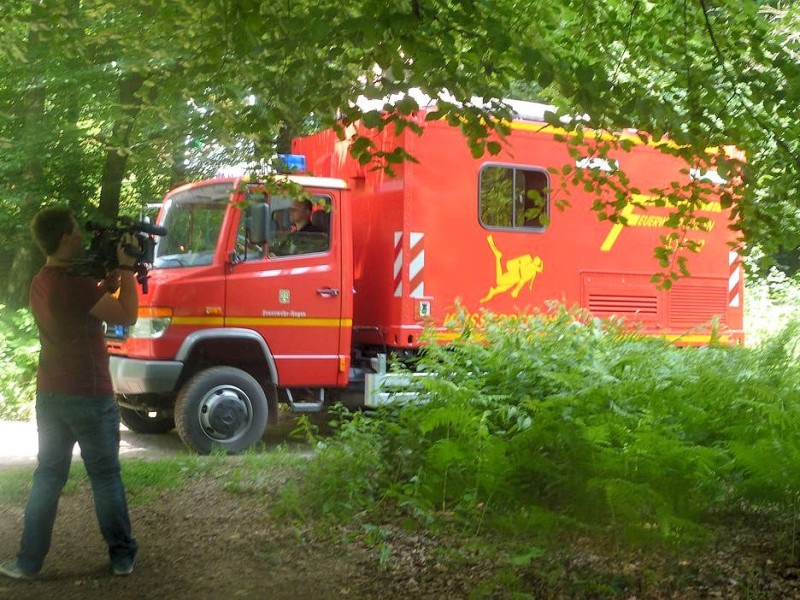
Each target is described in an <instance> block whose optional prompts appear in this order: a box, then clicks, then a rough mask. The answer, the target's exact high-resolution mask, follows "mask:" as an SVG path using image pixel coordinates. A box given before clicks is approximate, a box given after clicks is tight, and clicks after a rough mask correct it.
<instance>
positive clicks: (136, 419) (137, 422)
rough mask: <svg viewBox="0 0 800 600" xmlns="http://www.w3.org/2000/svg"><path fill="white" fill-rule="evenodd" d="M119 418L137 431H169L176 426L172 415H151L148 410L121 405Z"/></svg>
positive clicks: (129, 427) (126, 425)
mask: <svg viewBox="0 0 800 600" xmlns="http://www.w3.org/2000/svg"><path fill="white" fill-rule="evenodd" d="M119 418H120V421H122V423H123V425H125V427H127V428H128V429H130V430H131V431H135V432H136V433H167V432H168V431H172V429H173V428H174V427H175V419H173V418H172V417H164V416H155V417H151V416H150V415H149V414H148V413H147V411H144V410H133V409H132V408H122V407H121V406H120V407H119Z"/></svg>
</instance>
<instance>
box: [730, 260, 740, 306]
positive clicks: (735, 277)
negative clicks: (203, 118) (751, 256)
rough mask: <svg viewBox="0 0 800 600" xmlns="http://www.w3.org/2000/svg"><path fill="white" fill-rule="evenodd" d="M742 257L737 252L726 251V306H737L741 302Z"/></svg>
mask: <svg viewBox="0 0 800 600" xmlns="http://www.w3.org/2000/svg"><path fill="white" fill-rule="evenodd" d="M741 282H742V259H741V257H740V256H739V253H738V252H733V251H731V252H728V306H730V307H731V308H738V307H739V306H740V305H741V302H742V285H741Z"/></svg>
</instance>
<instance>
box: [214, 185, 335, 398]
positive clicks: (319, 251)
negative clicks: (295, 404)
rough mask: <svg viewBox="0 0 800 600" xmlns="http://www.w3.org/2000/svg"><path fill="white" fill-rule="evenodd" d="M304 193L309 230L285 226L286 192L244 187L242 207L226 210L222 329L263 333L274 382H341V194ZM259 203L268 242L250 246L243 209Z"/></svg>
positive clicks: (288, 202) (320, 384)
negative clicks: (233, 222)
mask: <svg viewBox="0 0 800 600" xmlns="http://www.w3.org/2000/svg"><path fill="white" fill-rule="evenodd" d="M308 192H309V194H310V196H311V198H312V200H313V206H314V211H313V212H314V214H315V217H314V221H315V231H314V232H313V233H314V235H312V234H307V235H305V236H298V235H294V234H295V233H296V232H293V231H291V229H290V222H289V208H290V207H291V204H292V201H293V199H292V198H291V197H288V196H276V195H275V196H269V195H268V194H266V193H260V192H254V191H253V190H251V191H250V192H249V193H248V195H247V198H246V200H247V202H246V203H245V208H244V209H241V208H239V207H237V208H234V211H235V212H236V213H238V226H237V227H235V228H232V229H231V236H230V239H229V241H228V248H229V254H228V261H227V265H226V302H225V326H226V327H239V328H246V329H251V330H255V331H257V332H258V333H259V334H260V335H261V336H262V337H263V339H264V340H265V341H266V343H267V346H268V348H269V350H270V352H271V353H272V355H273V358H274V360H275V364H276V368H277V371H278V381H277V384H278V385H279V386H281V387H296V386H309V387H327V386H336V385H342V384H343V383H344V381H345V379H343V378H345V377H346V373H342V371H343V370H345V369H344V368H343V366H344V365H347V364H349V335H343V333H342V330H343V328H348V332H349V327H350V325H351V322H350V321H349V320H348V319H343V315H342V306H343V302H342V298H343V289H342V288H343V278H342V277H343V274H342V257H341V254H342V248H341V246H342V236H341V219H340V218H339V214H338V213H339V206H340V202H341V191H340V190H325V189H309V190H308ZM259 202H268V203H269V204H270V217H271V219H270V222H269V233H268V238H269V239H268V240H267V242H266V243H261V244H256V243H253V242H252V241H251V240H250V239H249V226H248V213H249V211H248V209H247V208H246V207H247V206H248V205H250V206H252V205H253V204H254V203H259ZM234 232H235V233H234ZM291 238H294V239H291ZM298 238H300V240H299V241H298Z"/></svg>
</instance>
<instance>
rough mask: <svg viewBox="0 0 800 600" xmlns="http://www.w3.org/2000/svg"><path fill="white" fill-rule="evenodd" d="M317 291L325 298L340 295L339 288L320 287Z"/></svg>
mask: <svg viewBox="0 0 800 600" xmlns="http://www.w3.org/2000/svg"><path fill="white" fill-rule="evenodd" d="M317 293H318V294H319V295H320V296H322V297H323V298H334V297H336V296H338V295H339V290H335V289H333V288H319V289H318V290H317Z"/></svg>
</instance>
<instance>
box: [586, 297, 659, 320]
mask: <svg viewBox="0 0 800 600" xmlns="http://www.w3.org/2000/svg"><path fill="white" fill-rule="evenodd" d="M589 310H590V311H592V312H593V313H601V314H611V315H657V314H658V298H656V296H628V295H622V294H593V293H590V294H589Z"/></svg>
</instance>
